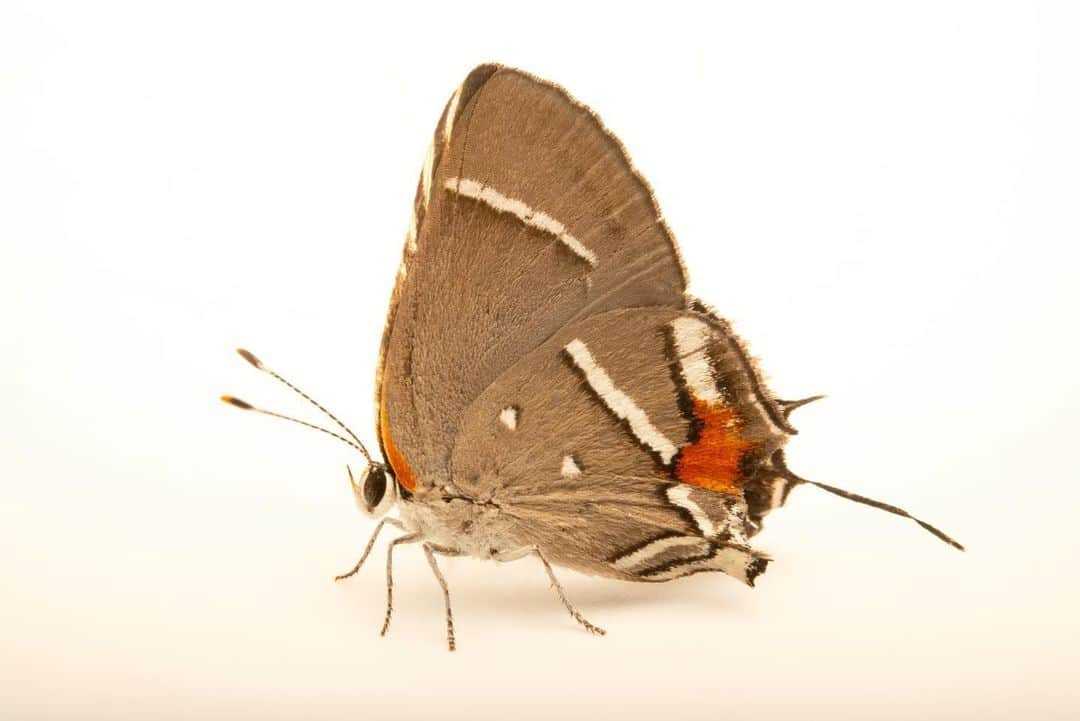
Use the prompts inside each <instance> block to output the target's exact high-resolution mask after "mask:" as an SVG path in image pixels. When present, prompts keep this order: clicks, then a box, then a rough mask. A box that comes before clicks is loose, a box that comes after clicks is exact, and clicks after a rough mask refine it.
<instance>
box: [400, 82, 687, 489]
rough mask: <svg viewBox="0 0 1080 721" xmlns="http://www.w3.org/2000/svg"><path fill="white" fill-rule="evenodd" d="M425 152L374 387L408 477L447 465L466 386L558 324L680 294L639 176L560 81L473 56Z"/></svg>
mask: <svg viewBox="0 0 1080 721" xmlns="http://www.w3.org/2000/svg"><path fill="white" fill-rule="evenodd" d="M428 158H429V159H428V162H427V163H426V164H425V168H424V171H423V172H422V173H421V183H420V189H419V191H418V194H417V201H416V209H417V220H416V222H415V226H416V228H415V231H410V239H409V243H408V244H407V248H406V257H405V261H404V263H403V268H402V272H401V274H400V276H399V284H398V287H397V289H396V290H395V293H394V302H393V307H392V315H391V321H390V324H389V325H388V328H387V332H386V334H385V336H384V346H383V351H382V356H383V358H382V363H381V369H380V380H379V390H378V394H379V405H380V440H381V442H382V444H383V448H384V450H385V451H389V453H388V455H391V456H394V457H396V458H397V459H398V461H397V464H395V471H396V472H397V475H398V478H399V480H400V479H402V477H403V476H405V477H407V478H408V479H409V481H410V482H409V483H406V484H405V485H406V486H407V487H408V486H409V485H412V486H413V487H414V488H419V489H423V488H424V487H430V486H431V485H432V484H444V483H446V482H449V481H450V480H451V478H450V476H451V472H450V452H451V447H452V444H453V439H454V438H455V436H456V435H457V434H458V426H459V422H460V419H461V416H462V414H463V412H464V411H465V409H466V408H467V407H468V406H469V405H470V404H471V403H472V401H473V400H474V399H475V398H476V397H477V396H478V395H479V394H480V393H481V392H482V391H483V389H484V388H486V387H487V386H488V385H489V384H491V383H492V382H493V381H495V379H496V378H498V377H499V375H500V374H501V373H502V372H503V371H505V370H506V369H507V368H508V367H509V366H510V365H511V364H513V363H514V362H515V361H517V360H519V359H520V358H521V357H522V356H524V355H526V354H528V353H529V352H530V351H532V350H533V349H535V348H537V347H538V346H539V345H541V344H542V343H544V342H545V341H547V340H548V339H550V338H551V337H552V336H554V335H555V334H557V333H558V332H559V331H560V330H561V329H563V328H564V327H565V326H566V325H567V324H569V323H572V322H573V321H575V320H576V319H580V318H585V317H588V316H590V315H594V314H596V313H600V312H603V311H605V310H609V309H612V308H620V307H629V306H661V307H670V308H681V307H682V306H683V305H684V304H685V299H684V288H685V279H684V276H683V271H682V267H681V264H680V261H679V258H678V254H677V251H676V249H675V246H674V243H673V242H672V239H671V237H670V235H669V233H668V231H667V228H666V227H665V226H664V224H663V222H662V221H661V220H660V218H659V213H658V211H657V208H656V204H655V202H654V201H653V198H652V195H651V192H650V190H649V188H648V186H647V185H646V184H645V182H644V181H643V180H642V179H641V177H640V176H639V175H638V174H637V173H636V172H635V171H634V169H633V168H632V166H631V165H630V163H629V161H628V159H627V157H626V155H625V153H624V152H623V150H622V147H621V145H620V144H619V143H618V141H616V140H615V139H614V138H613V137H612V135H611V134H610V133H609V132H608V131H607V130H606V129H605V128H604V127H603V126H602V124H601V123H600V121H599V120H598V119H597V118H596V116H595V115H593V114H592V113H591V112H590V111H589V110H588V109H586V108H584V107H583V106H581V105H580V104H578V103H577V102H576V101H574V100H573V99H571V98H570V97H569V96H568V95H567V94H566V93H565V92H564V91H563V90H562V89H561V88H559V87H557V86H555V85H552V84H549V83H546V82H543V81H541V80H538V79H536V78H533V77H531V76H529V75H527V74H524V73H522V72H520V71H516V70H511V69H506V68H494V67H492V66H483V67H481V68H478V69H477V70H475V71H474V72H473V73H472V74H471V75H470V76H469V78H468V79H467V80H466V82H465V83H464V84H463V86H462V88H461V89H460V90H459V91H458V92H457V93H455V95H454V96H453V97H452V99H451V101H450V102H449V104H448V105H447V109H446V111H445V113H444V115H443V118H442V120H441V121H440V123H439V126H438V130H437V132H436V137H435V138H434V140H433V144H432V150H431V152H430V153H429V156H428ZM391 461H392V462H393V461H394V458H391ZM401 463H407V464H408V466H409V468H408V470H407V472H405V473H403V472H402V469H400V468H397V467H396V466H397V465H398V464H401Z"/></svg>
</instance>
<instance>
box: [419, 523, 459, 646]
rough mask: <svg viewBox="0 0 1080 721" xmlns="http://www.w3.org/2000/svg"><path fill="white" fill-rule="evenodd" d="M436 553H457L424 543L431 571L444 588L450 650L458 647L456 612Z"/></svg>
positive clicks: (447, 639) (445, 554) (447, 637)
mask: <svg viewBox="0 0 1080 721" xmlns="http://www.w3.org/2000/svg"><path fill="white" fill-rule="evenodd" d="M436 553H441V554H443V555H444V556H447V555H457V554H456V553H454V552H448V549H443V548H440V547H438V546H433V545H431V544H430V543H425V544H424V555H426V556H427V562H428V565H429V566H431V572H432V573H434V574H435V580H436V581H438V582H439V586H440V587H441V588H442V592H443V602H444V603H445V604H446V643H447V645H448V646H449V647H450V650H451V651H453V650H454V649H455V648H457V643H456V641H454V613H453V611H451V610H450V587H449V586H447V585H446V578H444V577H443V575H442V571H440V570H439V564H438V563H437V562H436V561H435V554H436Z"/></svg>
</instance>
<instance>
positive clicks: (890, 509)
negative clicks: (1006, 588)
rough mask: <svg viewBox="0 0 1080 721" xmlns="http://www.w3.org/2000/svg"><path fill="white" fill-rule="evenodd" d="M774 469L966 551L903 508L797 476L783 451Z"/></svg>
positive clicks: (790, 477) (792, 479)
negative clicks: (912, 523)
mask: <svg viewBox="0 0 1080 721" xmlns="http://www.w3.org/2000/svg"><path fill="white" fill-rule="evenodd" d="M773 467H774V468H775V469H776V470H777V472H778V473H779V474H780V475H781V476H783V477H784V478H786V479H788V480H789V481H792V482H793V483H806V484H808V485H811V486H817V487H818V488H820V489H821V490H823V491H828V492H829V493H832V494H833V495H836V496H840V497H841V498H846V499H848V500H849V501H855V502H856V503H861V504H863V505H864V506H870V507H871V508H877V509H878V510H881V511H885V512H886V513H892V514H893V515H896V516H900V517H902V518H909V519H911V520H912V521H915V523H918V524H919V525H920V526H922V527H923V528H925V529H926V530H927V531H929V532H930V533H932V534H934V535H935V536H937V537H938V538H939V539H941V540H942V541H944V542H945V543H947V544H949V545H950V546H952V547H953V548H956V549H959V550H961V551H963V550H965V549H964V546H963V545H962V544H961V543H960V542H959V541H957V540H955V539H953V538H952V537H950V536H949V535H948V534H947V533H945V532H944V531H942V530H941V529H940V528H937V527H936V526H931V525H930V524H929V523H927V522H926V521H923V520H921V519H919V518H916V517H915V516H913V515H911V514H910V513H908V512H907V511H905V510H904V509H903V508H899V507H897V506H894V505H892V504H889V503H883V502H881V501H875V500H874V499H873V498H867V497H866V496H860V495H859V494H858V493H852V492H851V491H845V490H844V489H842V488H837V487H836V486H830V485H828V484H827V483H818V482H817V481H810V480H807V479H806V478H801V477H799V476H797V475H795V474H794V473H792V472H791V471H790V470H788V467H787V465H786V464H785V463H784V455H783V451H782V450H780V451H777V452H776V454H774V456H773Z"/></svg>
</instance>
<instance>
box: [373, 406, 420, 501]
mask: <svg viewBox="0 0 1080 721" xmlns="http://www.w3.org/2000/svg"><path fill="white" fill-rule="evenodd" d="M379 433H380V435H381V436H382V442H383V447H384V448H385V449H386V460H387V461H389V462H390V467H391V468H392V469H394V477H395V478H397V482H398V483H400V484H401V485H402V487H404V488H406V489H408V490H410V491H415V490H416V476H414V475H413V472H412V469H411V468H409V464H408V462H407V461H406V460H405V456H403V455H401V451H399V450H398V447H397V446H395V445H394V439H393V437H392V436H391V435H390V423H389V422H388V421H387V419H386V404H385V403H383V404H382V405H381V407H380V408H379Z"/></svg>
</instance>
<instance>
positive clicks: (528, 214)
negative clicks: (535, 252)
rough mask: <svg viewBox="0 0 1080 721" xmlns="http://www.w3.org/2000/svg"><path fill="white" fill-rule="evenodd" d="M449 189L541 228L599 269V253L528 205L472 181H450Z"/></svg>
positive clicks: (460, 179)
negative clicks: (597, 264)
mask: <svg viewBox="0 0 1080 721" xmlns="http://www.w3.org/2000/svg"><path fill="white" fill-rule="evenodd" d="M445 186H446V189H447V190H452V191H454V192H455V193H458V194H459V195H464V196H465V197H466V198H472V199H474V200H479V201H480V202H482V203H486V204H487V205H489V206H491V207H492V208H494V209H495V210H497V211H499V212H500V213H510V214H511V215H513V216H514V217H516V218H517V219H518V220H520V221H521V222H522V223H524V224H525V225H528V226H530V227H532V228H537V229H539V230H542V231H544V232H545V233H551V234H552V235H554V236H555V237H556V238H558V239H559V240H560V241H561V242H562V244H563V245H565V246H566V247H567V248H569V249H570V250H572V251H573V252H574V254H575V255H577V256H578V257H579V258H581V259H582V260H584V261H585V262H587V263H588V264H589V265H591V266H593V267H595V266H596V263H597V258H596V253H594V252H592V251H591V250H589V249H588V248H586V247H585V246H584V245H583V244H582V242H581V241H580V240H578V239H577V238H575V237H574V236H573V235H571V234H570V233H569V232H568V231H567V230H566V226H565V225H563V224H562V223H560V222H559V221H557V220H555V219H554V218H552V217H551V216H550V215H548V214H547V213H543V212H541V211H539V210H534V209H533V208H530V207H529V206H528V205H526V204H525V202H524V201H521V200H518V199H517V198H511V197H509V196H506V195H503V194H502V193H500V192H499V191H497V190H495V189H494V188H491V187H487V186H485V185H484V184H483V183H480V182H478V181H476V180H472V179H471V178H449V179H447V181H446V183H445Z"/></svg>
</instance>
